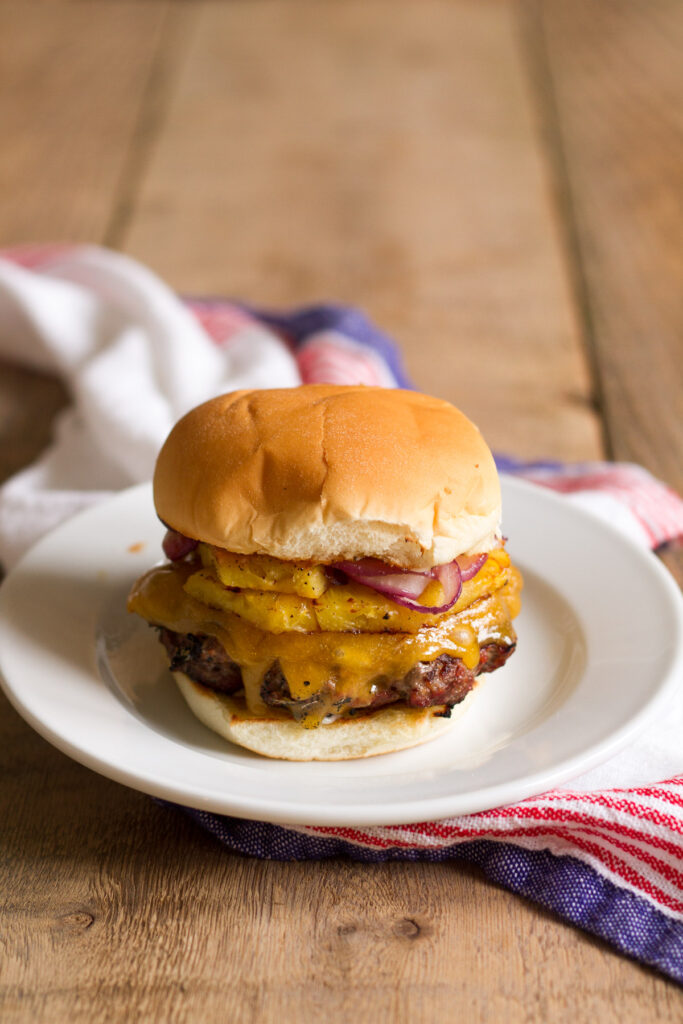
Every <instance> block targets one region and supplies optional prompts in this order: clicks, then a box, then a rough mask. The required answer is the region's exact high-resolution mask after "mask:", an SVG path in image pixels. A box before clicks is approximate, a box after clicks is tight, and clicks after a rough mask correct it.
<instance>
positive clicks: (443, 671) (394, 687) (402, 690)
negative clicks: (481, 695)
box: [159, 628, 515, 720]
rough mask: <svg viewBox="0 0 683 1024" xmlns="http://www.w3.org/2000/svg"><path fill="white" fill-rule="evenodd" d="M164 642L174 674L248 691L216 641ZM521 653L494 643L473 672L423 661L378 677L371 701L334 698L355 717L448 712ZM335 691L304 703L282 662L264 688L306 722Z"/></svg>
mask: <svg viewBox="0 0 683 1024" xmlns="http://www.w3.org/2000/svg"><path fill="white" fill-rule="evenodd" d="M159 639H160V640H161V642H162V644H163V645H164V647H165V648H166V650H167V652H168V655H169V658H170V662H171V669H172V670H173V671H179V672H184V673H185V675H187V676H189V677H190V679H194V680H195V681H196V682H198V683H201V684H202V685H203V686H207V687H208V688H209V689H211V690H216V691H217V692H218V693H226V694H234V693H236V692H237V691H239V690H241V689H242V672H241V669H240V667H239V665H237V664H236V663H235V662H234V661H232V659H231V658H229V657H228V655H227V654H226V652H225V649H224V648H223V646H222V644H221V643H220V641H219V640H217V639H216V638H215V637H212V636H207V635H205V634H203V633H196V634H195V633H174V632H172V631H171V630H170V629H164V628H159ZM514 649H515V645H514V644H502V643H496V642H493V643H489V644H484V645H483V646H482V647H481V654H480V658H479V664H478V665H476V667H475V668H474V669H468V668H467V667H466V666H465V665H464V664H463V662H462V661H461V659H460V658H453V657H451V655H449V654H441V655H440V656H439V657H438V658H436V659H435V660H434V661H421V662H418V664H417V665H414V666H413V668H412V669H411V670H410V672H408V673H406V675H405V676H403V677H402V678H400V679H388V678H387V677H386V676H381V675H380V676H378V677H377V680H376V682H375V685H374V687H373V692H372V696H371V700H370V701H369V702H368V701H367V700H365V701H364V700H361V699H360V698H358V699H356V700H354V699H353V698H351V697H341V698H339V700H338V701H336V702H335V701H334V699H333V700H332V707H333V708H334V710H335V711H336V712H338V713H339V712H345V713H353V712H354V711H365V710H371V709H374V708H378V707H383V706H384V705H386V704H394V703H396V702H398V701H403V702H405V703H406V704H407V705H408V706H409V707H412V708H428V707H435V706H439V705H442V706H445V707H446V711H445V712H444V714H446V715H449V714H450V709H451V708H452V707H453V706H454V705H455V704H459V703H460V702H461V701H462V700H464V699H465V697H466V696H467V694H468V693H469V692H470V690H471V689H472V687H473V686H474V683H475V679H476V677H477V676H478V675H479V674H480V673H481V672H493V671H494V670H495V669H497V668H500V666H501V665H503V664H504V663H505V662H506V661H507V659H508V658H509V657H510V655H511V654H512V652H513V651H514ZM331 690H332V688H331V686H330V690H328V691H326V690H325V689H322V690H318V691H317V692H316V693H313V694H311V696H310V697H305V698H303V699H301V700H296V699H294V698H293V697H292V695H291V693H290V692H289V686H288V684H287V680H286V678H285V676H284V674H283V673H282V670H281V669H280V666H279V664H278V663H277V662H275V664H273V665H272V666H271V667H270V668H269V669H268V671H267V672H266V674H265V676H264V679H263V684H262V686H261V699H262V700H263V702H264V703H265V704H267V705H269V706H270V707H280V708H284V709H286V710H288V711H289V712H290V713H291V714H292V715H293V716H294V718H296V719H298V720H300V719H303V718H305V717H306V716H307V715H308V714H310V713H311V712H312V711H315V710H317V709H318V708H319V707H320V705H322V704H325V705H326V706H327V705H329V704H330V697H331V696H333V695H332V693H331Z"/></svg>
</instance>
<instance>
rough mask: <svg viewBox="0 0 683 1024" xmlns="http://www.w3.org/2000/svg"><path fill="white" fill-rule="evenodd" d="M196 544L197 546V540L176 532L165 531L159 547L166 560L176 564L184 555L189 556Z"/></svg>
mask: <svg viewBox="0 0 683 1024" xmlns="http://www.w3.org/2000/svg"><path fill="white" fill-rule="evenodd" d="M197 544H199V541H198V540H192V538H191V537H186V536H185V535H184V534H182V533H178V531H177V530H167V531H166V536H165V537H164V539H163V541H162V543H161V546H162V548H163V549H164V554H165V555H166V557H167V558H170V559H171V561H172V562H178V561H180V559H181V558H184V557H185V555H189V553H190V551H194V549H195V548H196V547H197Z"/></svg>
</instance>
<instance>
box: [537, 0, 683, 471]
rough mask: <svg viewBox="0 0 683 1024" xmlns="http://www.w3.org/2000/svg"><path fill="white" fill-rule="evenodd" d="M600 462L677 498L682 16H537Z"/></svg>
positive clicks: (610, 5) (662, 8)
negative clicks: (572, 238) (607, 460)
mask: <svg viewBox="0 0 683 1024" xmlns="http://www.w3.org/2000/svg"><path fill="white" fill-rule="evenodd" d="M539 10H540V13H541V15H542V17H541V29H542V32H543V37H544V41H545V46H546V47H547V54H548V67H549V71H550V84H551V87H552V89H553V92H554V103H555V105H556V113H557V126H558V136H559V142H560V144H561V148H562V154H561V159H562V161H563V163H564V166H565V168H566V175H567V181H568V187H569V195H568V200H569V202H570V203H571V211H572V213H573V216H574V222H575V230H576V244H577V247H578V255H579V257H580V265H581V271H582V276H583V282H584V288H583V295H584V298H585V302H586V309H585V317H586V328H587V336H588V339H589V342H590V343H591V344H592V345H593V346H594V348H595V351H594V355H593V358H594V360H595V363H596V366H597V367H598V368H599V387H600V392H601V400H602V402H603V404H604V412H605V421H606V429H607V436H608V440H609V447H610V450H611V453H612V455H613V457H614V458H617V459H630V460H632V461H634V462H639V463H641V464H642V465H645V466H648V467H649V468H651V469H652V471H653V472H655V473H657V474H658V475H659V476H661V477H662V478H664V479H665V480H667V481H668V482H669V483H670V484H671V486H673V487H675V488H676V489H678V490H683V429H682V424H683V302H682V301H681V296H682V295H683V245H682V244H681V239H683V203H681V178H682V171H683V105H682V104H681V96H682V95H683V62H682V61H681V52H682V51H683V7H682V6H681V4H680V3H677V2H676V0H655V2H653V3H647V4H645V3H638V2H633V0H628V2H626V3H615V2H613V0H612V2H607V3H600V4H596V3H593V2H591V0H577V2H576V3H572V4H563V3H559V4H558V3H552V4H546V5H541V7H540V9H539Z"/></svg>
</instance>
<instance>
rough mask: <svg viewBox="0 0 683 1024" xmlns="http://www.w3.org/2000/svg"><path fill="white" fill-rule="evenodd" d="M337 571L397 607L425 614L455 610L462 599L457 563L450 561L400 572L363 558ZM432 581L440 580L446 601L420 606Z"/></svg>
mask: <svg viewBox="0 0 683 1024" xmlns="http://www.w3.org/2000/svg"><path fill="white" fill-rule="evenodd" d="M332 568H333V569H335V570H338V571H340V572H343V573H345V574H346V575H347V576H350V577H351V579H354V580H356V582H357V583H361V584H362V585H363V586H365V587H369V588H370V589H371V590H375V591H377V592H378V593H379V594H384V595H385V596H386V597H389V598H391V600H392V601H395V602H396V604H400V605H403V607H405V608H410V609H412V610H413V611H416V612H422V613H423V614H430V615H439V614H440V613H441V612H447V611H448V609H449V608H452V607H453V605H454V604H455V602H456V601H457V600H458V597H459V596H460V591H461V589H462V581H461V578H460V569H459V568H458V563H457V562H449V563H448V564H447V565H440V566H437V567H435V568H434V569H422V570H420V569H397V568H396V567H395V566H389V565H386V564H385V563H383V562H379V561H378V559H374V558H372V559H370V558H363V559H361V560H360V561H358V562H338V563H336V564H335V565H334V566H332ZM430 580H438V581H439V583H440V584H441V586H442V587H443V591H444V601H443V603H442V604H440V605H424V604H420V602H419V601H418V600H416V599H417V598H419V597H420V596H421V594H423V593H424V591H425V589H426V587H427V586H428V585H429V581H430Z"/></svg>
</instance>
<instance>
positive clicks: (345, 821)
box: [0, 474, 683, 827]
mask: <svg viewBox="0 0 683 1024" xmlns="http://www.w3.org/2000/svg"><path fill="white" fill-rule="evenodd" d="M501 481H502V483H503V487H504V489H508V488H512V489H513V490H519V491H522V492H526V493H527V494H529V495H530V496H532V500H533V499H535V498H536V497H539V498H541V500H542V501H543V500H546V499H547V500H549V501H550V503H551V505H552V504H557V505H558V506H559V507H563V508H564V509H565V511H566V510H567V509H568V507H570V508H571V512H570V514H571V515H576V516H578V517H579V518H583V519H588V520H590V521H591V526H592V527H593V528H597V529H598V530H603V531H605V532H606V533H608V534H610V536H612V537H614V536H616V537H618V539H619V541H620V542H622V543H623V544H624V545H625V546H626V548H627V549H630V551H631V553H632V554H633V555H634V556H635V557H636V558H637V559H639V560H641V561H642V562H643V564H645V563H646V562H647V565H648V569H649V571H650V572H652V573H653V574H654V578H655V579H657V582H658V585H659V586H660V587H661V592H662V595H663V596H664V597H665V598H666V600H667V602H668V604H669V606H670V608H671V610H672V612H673V613H674V619H675V622H676V626H677V632H676V636H675V638H674V641H673V643H672V646H671V654H670V658H669V662H668V667H667V668H666V670H665V671H664V672H663V674H662V676H661V678H660V679H659V683H658V685H657V688H656V690H655V691H654V692H653V693H652V694H651V695H650V697H649V698H648V699H647V700H646V701H645V703H644V704H643V705H642V706H640V707H639V708H638V710H637V711H636V712H635V713H634V714H633V715H632V716H631V717H630V718H629V719H628V720H627V721H626V722H624V723H623V724H622V725H621V726H620V727H618V728H616V729H615V730H614V731H613V732H611V733H610V734H609V735H608V736H606V737H604V738H603V739H602V740H600V741H599V742H597V743H594V744H593V745H592V746H591V747H589V748H587V749H586V750H585V751H583V752H581V753H579V754H574V755H572V756H570V757H567V758H565V759H564V760H561V761H559V762H557V763H555V764H554V765H552V766H550V767H546V768H543V769H541V770H540V771H537V772H533V773H529V774H526V775H525V776H523V777H522V778H518V779H514V780H512V781H511V782H503V783H498V784H492V785H489V786H488V787H485V788H484V789H481V788H479V789H476V788H475V789H474V790H471V791H467V792H465V793H456V794H447V795H446V796H438V797H435V796H433V797H430V798H426V799H424V800H421V801H420V808H419V809H418V808H417V807H416V803H417V801H415V800H411V802H410V803H407V804H405V805H401V806H405V810H401V809H400V808H399V807H398V806H393V805H389V806H388V807H385V810H384V811H382V810H381V809H380V807H379V806H378V805H376V804H373V805H368V806H362V807H360V808H358V807H356V808H355V809H352V808H351V806H350V805H349V804H343V805H341V806H340V805H338V804H332V805H329V806H326V805H321V804H318V805H316V809H315V810H313V811H312V809H311V808H310V807H308V808H305V807H303V806H302V804H301V801H298V802H292V803H290V802H288V801H287V800H282V799H280V798H278V797H277V796H275V797H273V796H270V797H268V798H266V799H259V798H254V797H253V796H243V795H239V794H237V795H236V794H234V793H233V794H231V795H229V796H228V798H227V799H226V796H225V794H224V793H221V794H220V795H218V796H215V795H214V794H211V793H209V792H208V791H206V790H205V791H204V793H203V794H200V793H197V791H196V785H195V787H194V788H193V787H192V785H183V784H179V783H178V782H173V783H172V784H170V785H169V783H168V782H164V779H163V777H161V776H160V775H159V774H158V773H155V772H148V773H147V774H145V775H144V776H142V775H141V773H139V772H132V771H131V770H130V769H129V768H128V767H127V766H126V765H125V764H120V763H119V764H113V763H112V761H111V759H109V758H99V757H97V755H95V754H92V753H91V752H89V751H84V750H82V749H81V748H79V747H78V746H77V745H75V744H73V743H72V742H71V741H70V740H69V739H68V738H66V737H64V736H63V735H62V734H61V733H60V732H59V730H58V729H57V728H54V727H53V726H51V724H50V723H49V722H46V721H45V720H43V719H41V718H40V717H39V716H37V715H35V714H34V712H33V710H32V709H31V708H30V707H28V706H27V705H26V704H25V703H24V702H23V701H22V699H21V694H20V689H19V688H17V687H16V686H14V685H12V683H11V682H10V680H9V679H8V677H7V673H6V671H5V669H4V655H3V651H2V649H1V648H0V685H1V686H2V689H3V691H4V692H5V694H6V696H7V698H8V699H9V701H10V703H11V704H12V706H13V707H14V709H15V710H16V711H17V712H18V713H19V715H20V716H21V717H22V718H23V719H24V720H25V721H26V722H27V723H28V724H29V725H30V726H31V727H32V728H33V729H34V730H35V731H36V732H37V733H38V734H39V735H41V736H42V737H43V738H44V739H46V740H47V741H48V742H49V743H51V744H52V745H53V746H55V747H56V748H57V749H59V750H60V751H62V753H64V754H66V755H67V756H69V757H71V758H72V759H73V760H75V761H77V762H78V763H80V764H82V765H84V766H85V767H87V768H90V769H91V770H94V771H96V772H98V773H99V774H101V775H103V776H105V777H106V778H109V779H111V780H113V781H115V782H119V783H122V784H124V785H126V786H128V787H130V788H132V789H134V790H137V791H139V792H144V793H147V794H148V795H150V796H155V797H158V798H161V799H164V800H167V801H170V802H172V803H175V804H180V805H183V806H187V807H193V808H196V809H199V810H206V811H210V812H213V813H218V814H227V815H234V816H239V817H242V818H246V819H251V820H259V821H268V822H273V823H277V824H285V825H286V824H290V825H299V826H302V825H303V826H305V825H309V826H311V827H353V826H357V827H367V826H386V825H403V824H409V823H415V822H418V821H434V820H440V819H444V818H448V817H454V816H459V815H466V814H472V813H477V812H480V811H485V810H491V809H494V808H497V807H501V806H505V805H507V804H510V803H518V802H519V801H521V800H524V799H528V798H529V797H532V796H535V795H539V794H541V793H543V792H546V791H548V790H550V789H553V788H554V787H555V786H557V785H559V784H561V783H563V782H567V781H569V780H571V778H573V777H576V776H577V775H578V774H581V773H583V772H584V771H587V770H589V769H590V768H593V767H595V766H596V765H598V764H601V763H604V762H605V761H606V760H608V759H609V758H611V757H613V756H614V755H615V754H616V753H618V752H619V751H620V750H623V749H624V747H625V746H627V745H628V743H629V742H630V741H631V739H632V738H634V736H635V735H637V734H638V733H640V732H641V731H643V730H644V729H645V728H646V727H647V725H648V724H649V722H650V721H652V720H653V719H654V718H655V717H656V716H657V714H658V713H659V711H660V710H661V708H662V707H663V706H664V705H665V704H666V703H667V701H668V700H669V699H670V698H671V697H672V695H673V693H674V691H675V689H676V688H677V685H678V675H679V673H680V674H683V599H682V598H681V594H680V592H679V589H678V586H677V584H676V582H675V580H674V578H673V576H671V574H670V573H669V572H668V570H667V569H666V568H665V567H664V566H663V565H662V564H661V562H659V560H658V559H657V558H656V556H655V555H654V554H653V553H652V552H651V551H650V550H649V549H647V548H643V547H641V546H640V545H639V544H638V543H637V542H636V541H635V540H633V539H632V538H630V537H628V536H626V535H624V534H623V533H622V532H620V531H617V530H615V528H614V527H612V526H611V525H610V524H609V523H607V522H606V521H605V520H604V519H603V518H602V517H601V516H600V515H599V514H597V513H595V512H594V511H593V510H591V509H586V508H585V507H583V506H578V505H571V506H569V504H568V502H567V499H566V497H565V496H564V495H561V494H556V493H555V492H553V491H552V490H550V489H548V488H545V487H542V486H541V485H538V484H535V483H532V482H530V481H527V480H523V479H520V478H518V477H515V476H511V475H506V474H501ZM149 490H150V484H149V483H142V484H136V485H134V486H133V487H130V488H126V489H125V490H123V491H120V492H117V493H116V494H114V495H113V496H112V497H111V498H110V499H106V500H105V502H103V503H102V502H100V503H97V504H96V505H90V506H88V507H87V508H85V509H83V510H81V511H80V512H79V513H77V514H76V515H75V516H73V517H70V518H69V519H67V520H66V521H65V522H63V523H61V524H59V525H58V526H57V527H56V528H55V529H54V530H52V531H50V532H49V533H48V534H46V535H45V536H44V537H42V538H41V539H40V540H39V541H38V542H37V543H36V544H35V545H34V546H33V547H32V548H31V549H30V550H29V551H28V552H26V554H25V555H24V556H23V557H22V558H21V560H20V561H19V563H18V564H17V565H16V566H15V567H14V568H13V569H12V570H11V572H10V573H8V575H7V577H6V578H5V580H4V581H3V583H2V585H0V635H2V634H3V633H4V631H5V629H6V628H7V623H6V621H5V608H6V606H7V605H8V603H9V601H10V597H11V592H12V587H13V586H15V585H16V581H17V580H20V579H21V576H22V573H23V572H25V570H26V566H27V565H31V564H32V562H33V561H34V560H35V559H36V558H37V557H39V556H40V554H41V549H42V547H43V546H44V545H45V546H47V545H51V544H53V543H54V542H55V540H56V539H57V538H58V535H59V533H60V531H61V530H63V529H65V528H69V529H71V528H73V524H74V523H75V522H77V521H78V520H80V519H82V518H87V517H88V516H89V515H90V514H92V513H93V511H94V510H101V509H102V507H103V505H113V504H115V503H117V502H121V501H126V500H130V501H132V500H135V496H136V495H137V494H138V493H142V492H144V491H149ZM541 496H542V497H541ZM543 578H544V579H546V577H543ZM549 582H550V583H551V584H552V580H550V581H549ZM10 628H11V627H10ZM90 642H91V643H92V644H93V645H94V642H95V637H94V636H93V637H91V638H90ZM95 678H96V679H97V681H98V683H100V684H101V685H102V686H106V684H105V683H104V681H103V680H102V679H101V677H100V676H99V674H97V673H95ZM111 697H112V699H113V700H116V697H115V696H114V695H113V694H111ZM126 713H127V715H129V717H130V718H131V720H132V721H134V722H135V724H136V727H137V728H138V729H140V730H142V733H143V734H144V732H146V731H147V730H150V729H151V728H152V727H151V726H149V725H147V724H145V722H144V720H142V719H141V718H136V717H135V716H133V715H132V713H131V712H130V711H127V712H126ZM165 739H166V741H167V742H168V743H170V744H173V743H174V740H173V739H172V738H170V737H165ZM198 753H200V752H198ZM205 756H206V755H205ZM278 763H279V762H277V761H274V762H273V765H277V764H278ZM483 794H486V799H485V800H483V801H482V799H481V796H482V795H483ZM477 797H479V799H477ZM420 812H421V813H420Z"/></svg>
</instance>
